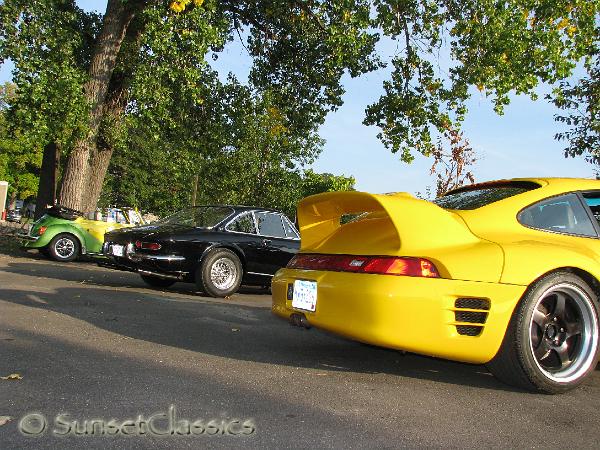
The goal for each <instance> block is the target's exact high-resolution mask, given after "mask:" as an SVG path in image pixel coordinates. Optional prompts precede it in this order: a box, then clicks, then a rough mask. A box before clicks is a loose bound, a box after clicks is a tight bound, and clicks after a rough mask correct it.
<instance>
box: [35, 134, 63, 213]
mask: <svg viewBox="0 0 600 450" xmlns="http://www.w3.org/2000/svg"><path fill="white" fill-rule="evenodd" d="M59 165H60V150H59V148H58V145H56V142H49V143H48V144H46V145H45V146H44V153H43V156H42V168H41V170H40V181H39V184H38V193H37V199H36V207H35V215H34V218H35V220H37V219H39V218H40V217H42V215H43V214H44V211H45V210H46V206H48V205H54V202H55V200H56V180H57V176H58V168H59Z"/></svg>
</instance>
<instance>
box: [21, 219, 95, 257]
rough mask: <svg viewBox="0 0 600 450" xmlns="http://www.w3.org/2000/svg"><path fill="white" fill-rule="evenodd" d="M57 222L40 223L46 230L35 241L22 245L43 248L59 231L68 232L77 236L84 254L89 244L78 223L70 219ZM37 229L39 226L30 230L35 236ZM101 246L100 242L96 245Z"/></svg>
mask: <svg viewBox="0 0 600 450" xmlns="http://www.w3.org/2000/svg"><path fill="white" fill-rule="evenodd" d="M58 222H59V223H55V224H48V225H45V224H43V225H41V226H46V227H47V228H46V231H45V232H44V233H43V234H42V235H41V236H39V238H38V239H37V240H36V241H27V242H25V243H24V244H23V245H24V247H26V248H44V247H46V246H47V245H48V244H50V242H51V241H52V239H54V237H55V236H57V235H59V234H61V233H68V234H72V235H73V236H75V237H76V238H77V240H78V241H79V243H80V244H81V253H84V254H85V253H87V252H88V249H89V248H90V245H89V244H90V243H88V242H87V240H86V239H85V236H84V233H83V232H82V230H81V228H80V227H79V226H78V224H75V223H73V222H71V221H66V220H65V221H58ZM37 230H39V226H38V227H34V228H33V230H32V231H33V233H32V235H33V236H35V232H36V231H37ZM90 238H91V237H90ZM92 239H93V238H92ZM92 244H93V243H92ZM101 246H102V244H101V243H99V244H98V245H97V247H98V248H100V247H101Z"/></svg>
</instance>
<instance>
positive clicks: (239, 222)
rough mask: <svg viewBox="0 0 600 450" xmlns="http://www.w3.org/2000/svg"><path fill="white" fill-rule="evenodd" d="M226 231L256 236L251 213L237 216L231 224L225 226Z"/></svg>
mask: <svg viewBox="0 0 600 450" xmlns="http://www.w3.org/2000/svg"><path fill="white" fill-rule="evenodd" d="M227 229H228V230H229V231H237V232H239V233H250V234H256V228H255V226H254V219H252V213H246V214H242V215H241V216H238V217H237V218H236V219H235V220H234V221H233V222H231V223H230V224H229V225H227Z"/></svg>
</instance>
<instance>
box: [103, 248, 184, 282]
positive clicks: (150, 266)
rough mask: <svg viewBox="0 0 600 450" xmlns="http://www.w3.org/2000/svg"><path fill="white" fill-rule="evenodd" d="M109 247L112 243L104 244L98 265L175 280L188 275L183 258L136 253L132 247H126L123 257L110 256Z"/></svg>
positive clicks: (179, 256)
mask: <svg viewBox="0 0 600 450" xmlns="http://www.w3.org/2000/svg"><path fill="white" fill-rule="evenodd" d="M111 246H112V243H104V245H103V247H102V255H101V256H100V257H98V258H97V259H96V262H97V263H98V265H100V266H102V267H108V268H111V269H117V270H124V271H128V272H138V273H140V274H142V275H150V276H156V277H161V278H169V279H177V280H183V279H185V278H186V277H187V276H188V275H189V272H188V271H187V270H185V269H186V267H185V263H186V258H185V257H184V256H181V255H152V254H146V253H136V252H135V251H134V249H133V247H132V246H131V245H128V246H126V249H125V252H124V255H123V256H122V257H119V256H113V255H112V251H111Z"/></svg>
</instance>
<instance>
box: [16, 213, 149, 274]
mask: <svg viewBox="0 0 600 450" xmlns="http://www.w3.org/2000/svg"><path fill="white" fill-rule="evenodd" d="M143 223H144V221H143V219H142V217H141V215H140V214H139V212H138V211H137V210H136V209H134V208H105V209H103V210H97V211H96V212H94V213H91V214H90V215H89V216H84V215H82V214H81V213H79V212H77V211H74V210H72V209H68V208H64V207H61V206H53V207H52V208H49V209H48V210H47V211H46V213H45V214H44V215H43V216H42V217H41V218H40V219H38V220H37V221H36V222H34V223H33V224H32V226H31V228H30V229H29V231H28V232H27V233H20V234H19V235H18V236H19V238H20V239H22V241H23V247H24V248H37V249H39V250H40V252H41V253H43V254H44V255H46V256H48V257H49V258H52V259H54V260H56V261H62V262H68V261H73V260H75V259H76V258H77V257H79V256H80V255H85V254H87V255H93V254H95V253H100V252H101V250H102V243H103V242H104V233H107V232H108V231H112V230H115V229H117V228H123V227H132V226H136V225H141V224H143Z"/></svg>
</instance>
